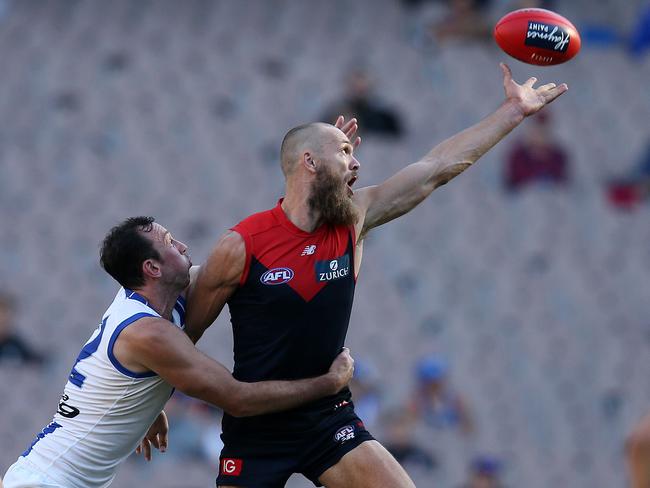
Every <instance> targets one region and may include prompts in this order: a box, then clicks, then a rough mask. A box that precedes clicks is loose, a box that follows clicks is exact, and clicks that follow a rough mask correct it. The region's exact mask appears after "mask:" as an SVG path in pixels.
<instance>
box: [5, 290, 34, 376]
mask: <svg viewBox="0 0 650 488" xmlns="http://www.w3.org/2000/svg"><path fill="white" fill-rule="evenodd" d="M15 307H16V304H15V301H14V299H13V298H12V297H11V296H10V295H8V294H6V293H3V292H0V364H3V363H15V364H35V365H41V364H42V363H43V361H44V357H43V356H42V355H41V354H40V353H38V352H36V351H35V350H34V349H32V347H31V346H29V345H28V344H27V343H26V342H25V341H24V340H23V339H22V338H20V337H19V336H18V335H17V334H16V332H15V331H14V322H13V320H14V311H15Z"/></svg>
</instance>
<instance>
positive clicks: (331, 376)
mask: <svg viewBox="0 0 650 488" xmlns="http://www.w3.org/2000/svg"><path fill="white" fill-rule="evenodd" d="M114 352H115V355H116V357H117V359H118V360H119V361H120V363H122V364H123V365H124V366H125V367H127V368H129V369H131V370H132V371H137V372H140V371H146V370H149V371H154V372H156V373H157V374H158V375H159V376H160V377H161V378H163V379H164V380H165V381H167V382H168V383H169V384H170V385H172V386H174V387H176V388H178V389H179V390H180V391H182V392H183V393H185V394H186V395H189V396H193V397H195V398H198V399H200V400H203V401H205V402H208V403H211V404H212V405H216V406H217V407H220V408H222V409H223V410H225V411H226V412H228V413H229V414H231V415H233V416H235V417H245V416H250V415H261V414H264V413H270V412H275V411H279V410H286V409H289V408H293V407H297V406H299V405H302V404H305V403H309V402H310V401H313V400H316V399H318V398H321V397H324V396H328V395H333V394H335V393H337V392H338V391H340V390H341V388H343V387H344V386H345V385H346V384H347V383H348V382H349V381H350V379H351V378H352V372H353V369H354V367H353V365H354V361H353V360H352V358H351V357H350V355H349V352H348V350H347V349H346V350H344V351H343V352H342V353H341V354H339V356H338V357H337V358H336V359H335V360H334V362H333V363H332V366H331V368H330V370H329V371H328V372H327V373H326V374H324V375H322V376H318V377H315V378H307V379H302V380H295V381H261V382H258V383H245V382H241V381H237V380H236V379H235V378H233V376H232V375H231V374H230V372H229V371H228V370H227V369H226V368H225V367H224V366H223V365H222V364H220V363H218V362H217V361H215V360H213V359H211V358H210V357H208V356H206V355H205V354H203V353H202V352H201V351H199V350H198V349H197V348H196V347H195V346H194V344H192V342H191V341H190V339H189V338H188V337H187V335H185V334H184V333H183V331H181V330H180V329H179V328H177V327H176V326H174V325H172V324H170V323H169V322H168V321H166V320H164V319H161V318H157V317H145V318H142V319H140V320H139V321H138V322H137V324H134V325H133V326H130V327H127V328H126V329H124V331H122V333H121V334H120V336H119V337H118V339H117V341H116V343H115V349H114Z"/></svg>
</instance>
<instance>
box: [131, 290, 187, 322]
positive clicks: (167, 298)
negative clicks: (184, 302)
mask: <svg viewBox="0 0 650 488" xmlns="http://www.w3.org/2000/svg"><path fill="white" fill-rule="evenodd" d="M133 291H134V292H136V293H137V294H138V295H141V296H143V297H144V298H145V299H146V300H147V302H149V306H150V307H151V308H153V309H154V310H155V311H156V312H158V314H160V316H161V317H163V318H165V319H167V320H171V318H172V310H174V305H175V304H176V300H177V299H178V296H179V295H180V294H181V290H177V289H160V288H159V287H156V286H154V285H145V286H143V287H141V288H133Z"/></svg>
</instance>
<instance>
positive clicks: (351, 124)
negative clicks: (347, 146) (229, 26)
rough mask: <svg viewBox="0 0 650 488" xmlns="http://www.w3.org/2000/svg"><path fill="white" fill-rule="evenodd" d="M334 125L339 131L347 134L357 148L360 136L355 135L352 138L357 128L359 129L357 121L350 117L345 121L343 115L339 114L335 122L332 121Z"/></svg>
mask: <svg viewBox="0 0 650 488" xmlns="http://www.w3.org/2000/svg"><path fill="white" fill-rule="evenodd" d="M334 127H336V128H337V129H341V131H342V132H343V133H344V134H345V135H346V136H348V139H349V140H350V142H351V143H352V145H353V146H354V148H355V149H356V148H358V147H359V144H361V137H358V136H357V137H356V138H354V136H355V134H356V133H357V130H358V129H359V124H358V122H357V119H355V118H351V119H350V120H348V121H347V122H346V121H345V117H344V116H343V115H339V116H338V118H337V119H336V122H335V123H334Z"/></svg>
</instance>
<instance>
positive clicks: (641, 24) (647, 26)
mask: <svg viewBox="0 0 650 488" xmlns="http://www.w3.org/2000/svg"><path fill="white" fill-rule="evenodd" d="M637 19H638V20H637V24H636V26H635V28H634V31H633V32H632V36H631V37H630V43H629V48H630V52H631V53H632V54H633V55H635V56H642V55H643V54H645V52H646V51H647V50H648V48H649V47H650V2H648V3H646V4H645V5H643V6H641V7H640V11H639V14H638V16H637Z"/></svg>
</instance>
